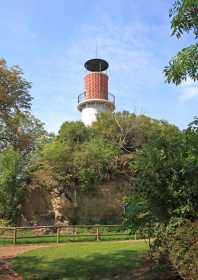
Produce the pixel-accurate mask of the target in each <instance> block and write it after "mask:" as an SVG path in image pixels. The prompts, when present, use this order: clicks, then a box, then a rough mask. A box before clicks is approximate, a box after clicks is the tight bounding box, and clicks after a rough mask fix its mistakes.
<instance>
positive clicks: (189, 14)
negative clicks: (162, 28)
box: [170, 0, 198, 38]
mask: <svg viewBox="0 0 198 280" xmlns="http://www.w3.org/2000/svg"><path fill="white" fill-rule="evenodd" d="M170 17H171V18H172V22H171V27H172V33H173V35H176V36H177V37H178V38H180V37H181V36H182V35H183V33H184V32H187V33H188V32H190V31H192V32H193V33H194V34H195V36H196V38H197V37H198V1H197V0H177V1H175V3H174V5H173V8H172V9H171V10H170Z"/></svg>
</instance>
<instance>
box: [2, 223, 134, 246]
mask: <svg viewBox="0 0 198 280" xmlns="http://www.w3.org/2000/svg"><path fill="white" fill-rule="evenodd" d="M105 237H106V238H112V239H116V238H118V237H120V238H123V239H124V238H127V237H128V239H136V234H134V235H131V234H130V232H129V230H127V229H126V228H124V226H122V225H67V226H31V227H0V241H1V243H4V242H6V241H7V242H12V243H13V244H16V243H17V241H19V240H21V241H20V243H23V242H24V243H41V242H42V240H43V242H45V241H47V242H56V243H59V242H64V241H69V240H71V238H72V239H76V240H80V238H81V239H82V238H92V240H97V241H99V240H102V239H103V238H105ZM28 239H29V242H27V240H28ZM39 239H42V240H39ZM40 241H41V242H40Z"/></svg>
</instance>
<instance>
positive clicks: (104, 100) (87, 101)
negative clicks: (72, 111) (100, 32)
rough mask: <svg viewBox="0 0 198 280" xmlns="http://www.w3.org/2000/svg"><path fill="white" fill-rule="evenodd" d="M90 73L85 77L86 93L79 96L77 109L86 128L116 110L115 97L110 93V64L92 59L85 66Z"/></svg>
mask: <svg viewBox="0 0 198 280" xmlns="http://www.w3.org/2000/svg"><path fill="white" fill-rule="evenodd" d="M84 66H85V68H86V69H87V70H88V71H89V73H88V74H87V75H85V77H84V84H85V91H84V92H83V93H81V94H80V95H79V96H78V106H77V109H78V110H79V111H80V112H81V120H82V122H83V123H84V124H85V125H86V126H90V125H92V123H93V122H94V121H96V119H97V115H98V114H99V113H102V112H112V111H114V110H115V97H114V95H113V94H111V93H109V91H108V80H109V77H108V75H107V71H106V70H107V69H108V67H109V64H108V63H107V62H106V61H105V60H103V59H99V58H95V59H90V60H88V61H87V62H85V64H84Z"/></svg>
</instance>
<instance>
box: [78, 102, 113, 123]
mask: <svg viewBox="0 0 198 280" xmlns="http://www.w3.org/2000/svg"><path fill="white" fill-rule="evenodd" d="M78 109H79V110H80V111H81V120H82V122H83V123H84V125H85V126H91V125H92V123H93V122H95V121H96V120H97V115H98V114H100V113H104V112H112V111H113V110H114V104H113V103H112V102H110V101H108V100H103V99H100V100H86V101H84V102H82V103H80V104H79V105H78Z"/></svg>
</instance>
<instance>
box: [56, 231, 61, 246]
mask: <svg viewBox="0 0 198 280" xmlns="http://www.w3.org/2000/svg"><path fill="white" fill-rule="evenodd" d="M59 233H60V231H59V227H57V230H56V243H59V237H60V234H59Z"/></svg>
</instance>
